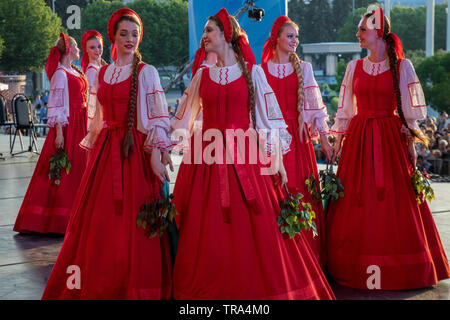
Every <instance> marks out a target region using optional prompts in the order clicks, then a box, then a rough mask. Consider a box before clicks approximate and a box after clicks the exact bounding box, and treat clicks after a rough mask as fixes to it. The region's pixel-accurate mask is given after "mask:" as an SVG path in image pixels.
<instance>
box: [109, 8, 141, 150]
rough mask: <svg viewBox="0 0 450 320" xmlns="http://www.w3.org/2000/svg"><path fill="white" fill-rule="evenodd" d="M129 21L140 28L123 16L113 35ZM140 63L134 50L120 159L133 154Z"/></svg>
mask: <svg viewBox="0 0 450 320" xmlns="http://www.w3.org/2000/svg"><path fill="white" fill-rule="evenodd" d="M124 20H126V21H130V22H134V23H136V24H137V25H138V26H140V23H139V20H138V19H137V18H136V17H134V16H130V15H125V16H122V17H120V18H119V19H117V21H116V23H115V25H114V34H116V33H117V29H118V26H119V23H120V22H122V21H124ZM141 62H142V55H141V54H140V53H139V51H138V50H137V49H136V51H135V52H134V55H133V69H132V71H131V89H130V98H129V100H128V105H129V106H130V109H129V113H128V132H127V134H126V136H125V138H124V140H123V142H122V157H123V158H127V157H128V155H129V154H130V153H131V152H133V146H134V140H133V124H134V114H135V112H136V97H137V80H138V69H139V64H140V63H141Z"/></svg>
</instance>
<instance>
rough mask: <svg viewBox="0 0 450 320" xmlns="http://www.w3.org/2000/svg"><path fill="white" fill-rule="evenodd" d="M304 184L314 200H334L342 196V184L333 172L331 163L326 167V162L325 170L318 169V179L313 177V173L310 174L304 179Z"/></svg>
mask: <svg viewBox="0 0 450 320" xmlns="http://www.w3.org/2000/svg"><path fill="white" fill-rule="evenodd" d="M305 184H306V188H307V190H308V192H309V193H310V194H311V195H312V196H313V198H314V200H316V201H320V200H325V201H327V200H332V201H336V200H337V199H339V198H341V197H343V196H344V186H343V185H342V183H341V179H339V178H338V176H337V175H336V174H335V173H334V172H333V166H332V165H331V166H330V167H328V164H327V167H326V169H325V170H320V172H319V181H317V179H316V178H315V177H314V174H311V175H310V176H309V178H308V179H306V180H305ZM319 184H320V189H319Z"/></svg>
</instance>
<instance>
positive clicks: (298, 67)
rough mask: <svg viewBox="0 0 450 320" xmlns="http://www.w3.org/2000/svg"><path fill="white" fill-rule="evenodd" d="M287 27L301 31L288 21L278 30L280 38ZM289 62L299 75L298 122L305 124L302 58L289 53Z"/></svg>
mask: <svg viewBox="0 0 450 320" xmlns="http://www.w3.org/2000/svg"><path fill="white" fill-rule="evenodd" d="M287 26H292V27H293V28H295V29H297V31H298V30H299V27H298V25H297V24H296V23H295V22H293V21H288V22H286V23H284V24H283V25H282V26H281V27H280V29H279V30H278V36H280V34H281V33H282V32H283V30H284V28H285V27H287ZM289 62H290V63H291V65H292V67H293V68H294V70H295V74H296V75H297V79H298V84H297V110H298V112H299V115H298V122H299V124H300V123H303V122H304V120H303V102H304V101H305V88H304V79H303V72H302V65H301V64H300V58H299V57H298V55H297V53H295V52H290V53H289Z"/></svg>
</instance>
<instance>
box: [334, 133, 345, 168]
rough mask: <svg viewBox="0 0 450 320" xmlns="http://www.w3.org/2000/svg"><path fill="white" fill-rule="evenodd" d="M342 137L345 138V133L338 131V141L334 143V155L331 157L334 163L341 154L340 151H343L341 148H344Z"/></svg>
mask: <svg viewBox="0 0 450 320" xmlns="http://www.w3.org/2000/svg"><path fill="white" fill-rule="evenodd" d="M342 138H343V134H340V133H338V135H337V136H336V142H335V143H334V145H333V149H334V152H333V156H332V158H331V161H332V163H334V164H336V158H337V157H338V155H339V152H341V148H342Z"/></svg>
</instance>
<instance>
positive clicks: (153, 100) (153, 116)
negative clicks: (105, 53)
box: [80, 62, 174, 151]
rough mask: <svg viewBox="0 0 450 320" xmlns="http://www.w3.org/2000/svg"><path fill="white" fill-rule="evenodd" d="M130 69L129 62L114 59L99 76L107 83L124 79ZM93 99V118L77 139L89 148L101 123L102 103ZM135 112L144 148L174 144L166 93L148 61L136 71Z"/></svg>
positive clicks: (171, 146) (96, 83)
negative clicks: (82, 135) (171, 138)
mask: <svg viewBox="0 0 450 320" xmlns="http://www.w3.org/2000/svg"><path fill="white" fill-rule="evenodd" d="M131 72H132V64H128V65H126V66H118V65H116V63H115V62H114V63H112V64H110V65H108V67H107V69H106V71H105V74H104V76H103V80H104V81H105V82H106V83H108V84H116V83H119V82H122V81H125V80H127V79H128V78H129V77H130V75H131ZM97 88H98V73H97V76H96V80H95V82H94V86H93V90H95V92H97ZM95 97H96V96H95ZM95 101H96V106H95V116H94V119H93V120H92V124H91V127H90V128H88V131H89V132H88V135H87V136H86V137H85V138H84V139H83V141H82V142H81V143H80V145H81V146H82V147H84V148H87V149H92V147H93V146H94V143H95V141H96V139H97V137H98V134H99V133H100V131H101V130H102V128H103V127H104V126H105V124H104V122H103V116H102V106H101V104H100V102H99V101H98V99H97V97H96V99H95ZM136 113H137V130H139V131H140V132H142V133H144V134H146V135H147V139H146V140H145V143H144V150H146V151H151V150H152V149H153V148H158V149H160V150H163V151H166V150H170V149H172V148H173V146H174V144H173V143H172V141H170V138H169V133H170V123H169V113H168V110H167V101H166V96H165V94H164V91H163V89H162V87H161V82H160V79H159V74H158V71H157V70H156V68H155V67H154V66H152V65H148V64H147V65H145V66H144V67H143V68H142V70H141V72H140V73H139V77H138V94H137V104H136Z"/></svg>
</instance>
